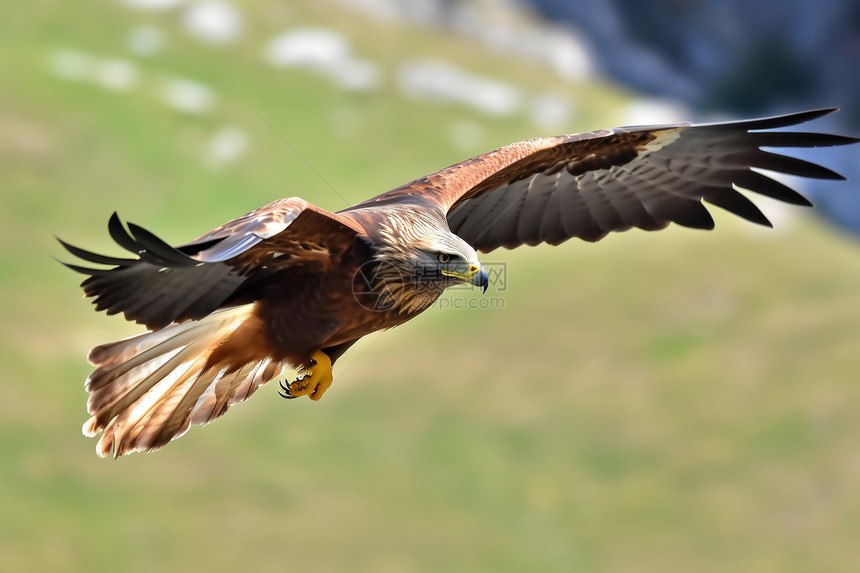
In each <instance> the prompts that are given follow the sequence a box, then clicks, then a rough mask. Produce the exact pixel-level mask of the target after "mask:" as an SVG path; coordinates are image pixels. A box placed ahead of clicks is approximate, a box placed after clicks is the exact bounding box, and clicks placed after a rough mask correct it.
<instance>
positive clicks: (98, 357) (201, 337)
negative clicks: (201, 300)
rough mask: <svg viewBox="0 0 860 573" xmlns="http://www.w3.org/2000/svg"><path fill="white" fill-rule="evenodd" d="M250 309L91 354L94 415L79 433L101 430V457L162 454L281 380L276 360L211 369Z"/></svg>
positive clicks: (178, 326) (282, 365)
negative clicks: (196, 427) (162, 449)
mask: <svg viewBox="0 0 860 573" xmlns="http://www.w3.org/2000/svg"><path fill="white" fill-rule="evenodd" d="M252 311H253V304H249V305H245V306H240V307H235V308H231V309H226V310H222V311H218V312H215V313H212V314H211V315H209V316H207V317H205V318H203V319H201V320H197V321H188V322H183V323H178V324H171V325H169V326H167V327H165V328H163V329H160V330H156V331H153V332H146V333H143V334H140V335H137V336H133V337H130V338H126V339H123V340H119V341H116V342H111V343H108V344H103V345H101V346H97V347H95V348H93V349H92V351H90V355H89V360H90V363H91V364H93V366H96V370H95V371H94V372H93V373H92V374H91V375H90V377H89V378H88V379H87V383H86V389H87V391H89V392H90V393H91V394H90V398H89V401H88V403H87V409H88V411H89V413H90V414H91V415H92V417H91V418H90V419H89V420H88V421H87V422H86V423H85V424H84V426H83V428H82V430H83V433H84V434H85V435H87V436H95V435H96V434H98V432H100V431H101V432H103V433H102V436H101V438H100V439H99V441H98V445H97V446H96V452H97V453H98V455H99V456H102V457H104V456H106V455H108V454H109V453H111V452H113V455H114V457H118V456H121V455H123V454H127V453H130V452H135V451H150V450H154V449H157V448H160V447H161V446H163V445H165V444H166V443H168V442H169V441H170V440H173V439H176V438H178V437H180V436H182V435H183V434H184V433H185V432H187V431H188V429H189V428H190V426H191V423H192V422H193V423H196V424H200V425H202V424H206V423H208V422H210V421H211V420H213V419H215V418H217V417H218V416H220V415H222V414H223V413H224V412H225V411H226V410H227V408H229V407H230V406H231V405H232V404H235V403H237V402H241V401H243V400H245V399H247V398H248V397H249V396H250V395H251V394H253V393H254V391H255V390H256V389H257V388H258V387H259V386H261V385H262V384H265V383H266V382H268V381H269V380H271V379H272V378H274V377H275V376H277V375H278V373H279V372H280V371H281V370H282V369H283V368H285V367H286V366H287V364H286V363H285V362H283V361H278V360H273V359H271V358H263V359H261V360H257V361H252V362H249V363H241V364H231V363H227V362H224V361H223V360H222V361H221V362H217V363H211V360H210V358H211V356H212V353H213V351H214V350H215V349H216V348H218V347H219V346H220V345H222V344H223V343H224V341H225V340H226V339H227V338H228V337H229V336H230V335H232V334H233V333H234V332H236V331H237V330H238V329H240V327H241V326H242V324H244V323H245V321H246V320H247V319H248V318H249V317H250V316H251V312H252Z"/></svg>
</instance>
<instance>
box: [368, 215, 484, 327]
mask: <svg viewBox="0 0 860 573" xmlns="http://www.w3.org/2000/svg"><path fill="white" fill-rule="evenodd" d="M370 239H371V241H372V242H373V244H374V246H375V248H376V252H375V254H374V260H375V261H376V262H377V264H378V266H377V274H378V277H379V280H380V282H381V284H380V287H381V288H385V289H387V290H388V291H389V292H390V293H391V296H392V297H393V303H394V305H396V306H397V308H398V309H399V310H400V311H401V312H403V311H414V310H419V309H420V310H423V309H424V308H427V307H428V306H430V305H431V304H433V302H434V301H435V300H436V299H437V298H438V297H439V295H441V294H442V292H443V291H444V290H445V289H446V288H448V287H450V286H454V285H457V284H463V283H466V284H471V285H474V286H477V287H481V288H482V289H483V291H484V292H486V291H487V286H488V285H489V276H488V275H487V271H485V270H484V267H483V266H482V265H481V262H480V261H479V260H478V253H477V252H475V249H474V248H472V246H471V245H469V243H467V242H466V241H464V240H463V239H461V238H460V237H458V236H457V235H455V234H454V233H452V232H451V230H450V229H449V227H448V222H447V220H446V219H445V217H444V216H442V214H441V213H439V212H436V211H434V210H423V209H417V208H401V209H397V210H396V211H394V212H393V213H390V214H389V215H388V217H386V219H385V221H383V222H381V223H380V224H379V226H378V227H377V229H375V233H374V236H372V237H370Z"/></svg>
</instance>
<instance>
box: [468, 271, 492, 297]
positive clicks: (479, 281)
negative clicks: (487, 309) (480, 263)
mask: <svg viewBox="0 0 860 573" xmlns="http://www.w3.org/2000/svg"><path fill="white" fill-rule="evenodd" d="M472 284H473V285H475V286H476V287H481V289H483V291H482V292H487V287H488V286H490V275H488V274H487V271H485V270H484V268H483V267H478V272H476V273H475V276H473V277H472Z"/></svg>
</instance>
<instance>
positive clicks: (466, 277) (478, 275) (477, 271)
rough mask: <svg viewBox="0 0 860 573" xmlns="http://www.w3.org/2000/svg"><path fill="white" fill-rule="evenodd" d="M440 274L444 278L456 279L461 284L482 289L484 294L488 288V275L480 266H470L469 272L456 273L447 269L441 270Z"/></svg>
mask: <svg viewBox="0 0 860 573" xmlns="http://www.w3.org/2000/svg"><path fill="white" fill-rule="evenodd" d="M441 272H442V274H443V275H445V276H446V277H456V278H458V279H461V280H462V281H463V282H470V283H472V284H473V285H475V286H477V287H481V288H482V289H484V292H487V287H488V286H490V275H488V274H487V271H485V270H484V267H482V266H480V265H472V266H470V267H469V270H468V271H467V272H465V273H458V272H455V271H451V270H447V269H443V270H442V271H441Z"/></svg>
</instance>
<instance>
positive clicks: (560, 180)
mask: <svg viewBox="0 0 860 573" xmlns="http://www.w3.org/2000/svg"><path fill="white" fill-rule="evenodd" d="M832 111H835V110H832V109H823V110H814V111H807V112H801V113H795V114H791V115H784V116H779V117H771V118H766V119H757V120H751V121H740V122H729V123H712V124H700V125H690V124H677V125H666V126H644V127H627V128H619V129H612V130H601V131H594V132H590V133H584V134H579V135H567V136H560V137H551V138H542V139H533V140H530V141H523V142H520V143H515V144H513V145H509V146H507V147H503V148H501V149H498V150H496V151H493V152H490V153H487V154H485V155H481V156H478V157H475V158H473V159H470V160H468V161H465V162H463V163H460V164H457V165H454V166H452V167H449V168H447V169H443V170H441V171H438V172H436V173H434V174H432V175H429V176H427V177H426V178H423V179H419V180H417V181H414V182H412V183H410V184H407V185H404V186H403V187H401V188H399V189H395V190H394V191H391V192H389V193H387V194H383V195H380V196H379V197H376V198H374V199H371V200H370V201H367V202H365V204H363V205H362V206H364V207H369V206H371V205H384V204H386V203H390V202H392V201H395V202H424V203H425V204H428V203H429V204H435V205H436V206H438V207H439V208H441V209H442V210H443V211H445V212H447V217H448V223H449V225H450V227H451V230H452V231H453V232H455V233H457V234H458V235H460V236H461V237H462V238H463V239H465V240H466V241H467V242H468V243H470V244H471V245H472V246H473V247H475V248H476V249H479V250H481V251H484V252H488V251H491V250H493V249H496V248H498V247H506V248H513V247H516V246H519V245H522V244H528V245H536V244H538V243H542V242H545V243H549V244H553V245H556V244H559V243H561V242H563V241H566V240H568V239H570V238H572V237H579V238H581V239H584V240H586V241H597V240H599V239H601V238H603V237H604V236H606V235H607V234H608V233H609V232H611V231H624V230H626V229H630V228H632V227H638V228H641V229H648V230H654V229H662V228H664V227H666V226H667V225H668V224H669V223H671V222H675V223H678V224H680V225H684V226H687V227H694V228H701V229H710V228H712V227H713V226H714V221H713V219H712V218H711V216H710V214H709V213H708V210H707V209H706V208H705V206H704V205H703V204H702V200H704V201H707V202H708V203H711V204H714V205H717V206H719V207H722V208H724V209H727V210H728V211H731V212H732V213H735V214H737V215H739V216H740V217H743V218H745V219H748V220H750V221H753V222H755V223H759V224H763V225H769V224H770V223H769V222H768V220H767V218H766V217H765V216H764V215H763V214H762V213H761V211H759V209H758V208H757V207H756V206H755V205H754V204H753V203H752V202H751V201H750V200H749V199H747V198H746V197H745V196H744V195H743V194H742V193H740V192H738V189H744V190H748V191H753V192H755V193H760V194H762V195H767V196H769V197H773V198H776V199H779V200H782V201H785V202H788V203H793V204H797V205H810V203H809V202H808V201H807V200H806V199H805V198H804V197H802V196H801V195H799V194H798V193H796V192H795V191H794V190H792V189H790V188H789V187H787V186H785V185H783V184H782V183H779V182H777V181H775V180H774V179H771V178H770V177H768V176H767V175H765V174H763V173H761V172H759V171H758V170H759V169H764V170H768V171H773V172H777V173H784V174H789V175H797V176H801V177H814V178H824V179H842V177H841V176H840V175H839V174H837V173H834V172H833V171H831V170H829V169H827V168H824V167H821V166H819V165H816V164H813V163H809V162H806V161H803V160H800V159H795V158H792V157H787V156H784V155H778V154H775V153H771V152H768V151H763V150H762V148H774V147H819V146H832V145H843V144H848V143H853V142H856V141H858V140H857V139H855V138H850V137H843V136H837V135H829V134H819V133H792V132H785V131H767V130H771V129H774V128H780V127H786V126H790V125H795V124H798V123H802V122H805V121H809V120H812V119H815V118H818V117H821V116H823V115H826V114H828V113H830V112H832Z"/></svg>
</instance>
